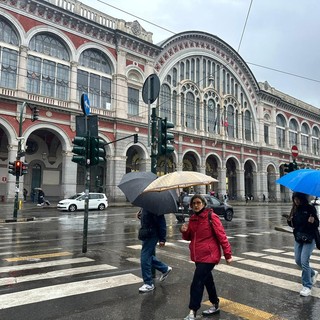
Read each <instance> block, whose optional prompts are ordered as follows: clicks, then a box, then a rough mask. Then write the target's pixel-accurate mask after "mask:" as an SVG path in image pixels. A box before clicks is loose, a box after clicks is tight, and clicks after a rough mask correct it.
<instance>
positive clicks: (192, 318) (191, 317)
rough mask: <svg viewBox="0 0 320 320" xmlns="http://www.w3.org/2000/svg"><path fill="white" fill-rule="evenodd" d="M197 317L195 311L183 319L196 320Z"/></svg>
mask: <svg viewBox="0 0 320 320" xmlns="http://www.w3.org/2000/svg"><path fill="white" fill-rule="evenodd" d="M195 319H196V317H195V315H194V314H193V313H189V314H188V315H187V316H186V317H185V318H184V319H183V320H195Z"/></svg>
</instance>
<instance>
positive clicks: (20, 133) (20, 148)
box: [13, 102, 27, 219]
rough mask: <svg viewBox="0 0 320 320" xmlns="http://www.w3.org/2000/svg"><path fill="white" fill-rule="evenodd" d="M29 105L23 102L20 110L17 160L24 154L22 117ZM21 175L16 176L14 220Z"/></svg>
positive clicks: (16, 215) (16, 213)
mask: <svg viewBox="0 0 320 320" xmlns="http://www.w3.org/2000/svg"><path fill="white" fill-rule="evenodd" d="M26 105H27V102H23V104H22V106H21V110H20V117H19V137H18V152H17V156H16V160H20V159H21V152H22V139H23V138H22V117H23V111H24V109H25V107H26ZM19 178H20V175H18V174H16V182H15V196H14V207H13V219H17V217H18V207H19V185H20V181H19Z"/></svg>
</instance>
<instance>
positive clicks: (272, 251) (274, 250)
mask: <svg viewBox="0 0 320 320" xmlns="http://www.w3.org/2000/svg"><path fill="white" fill-rule="evenodd" d="M262 251H264V252H269V253H283V252H285V251H284V250H278V249H264V250H262Z"/></svg>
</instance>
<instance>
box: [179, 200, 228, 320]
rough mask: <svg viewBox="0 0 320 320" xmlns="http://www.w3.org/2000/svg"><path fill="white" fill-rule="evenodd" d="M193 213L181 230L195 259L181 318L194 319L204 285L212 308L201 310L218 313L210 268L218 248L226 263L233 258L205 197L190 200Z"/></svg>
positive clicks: (221, 228) (192, 257) (221, 227)
mask: <svg viewBox="0 0 320 320" xmlns="http://www.w3.org/2000/svg"><path fill="white" fill-rule="evenodd" d="M190 207H191V208H192V210H193V214H192V215H191V217H190V219H189V223H188V224H187V223H184V224H183V225H182V226H181V228H180V232H181V233H182V238H183V239H184V240H189V241H191V242H190V244H189V249H190V257H191V260H192V261H194V262H195V266H196V269H195V271H194V275H193V280H192V283H191V287H190V301H189V309H190V312H189V314H188V315H187V317H185V318H184V320H194V319H195V318H196V313H197V311H198V310H199V309H200V306H201V301H202V296H203V291H204V288H206V290H207V292H208V295H209V300H210V302H211V303H212V307H211V308H209V309H208V310H205V311H203V312H202V314H203V315H204V316H210V315H213V314H216V313H219V312H220V309H219V298H218V295H217V291H216V287H215V284H214V281H213V276H212V273H211V272H212V270H213V268H214V266H215V265H216V264H218V263H219V262H220V259H221V248H222V250H223V254H224V256H225V259H226V262H227V263H228V264H230V263H231V261H232V252H231V246H230V243H229V241H228V238H227V235H226V232H225V230H224V227H223V225H222V223H221V221H220V218H219V217H218V215H216V214H215V213H214V212H213V210H212V209H210V208H206V199H205V198H204V197H203V196H202V195H199V194H195V195H194V196H193V197H192V198H191V200H190Z"/></svg>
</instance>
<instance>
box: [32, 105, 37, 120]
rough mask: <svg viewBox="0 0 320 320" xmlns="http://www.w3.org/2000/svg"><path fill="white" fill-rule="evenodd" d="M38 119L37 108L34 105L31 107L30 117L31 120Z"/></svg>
mask: <svg viewBox="0 0 320 320" xmlns="http://www.w3.org/2000/svg"><path fill="white" fill-rule="evenodd" d="M38 119H39V109H37V108H36V107H34V108H33V109H32V118H31V121H32V122H33V121H36V120H38Z"/></svg>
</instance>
